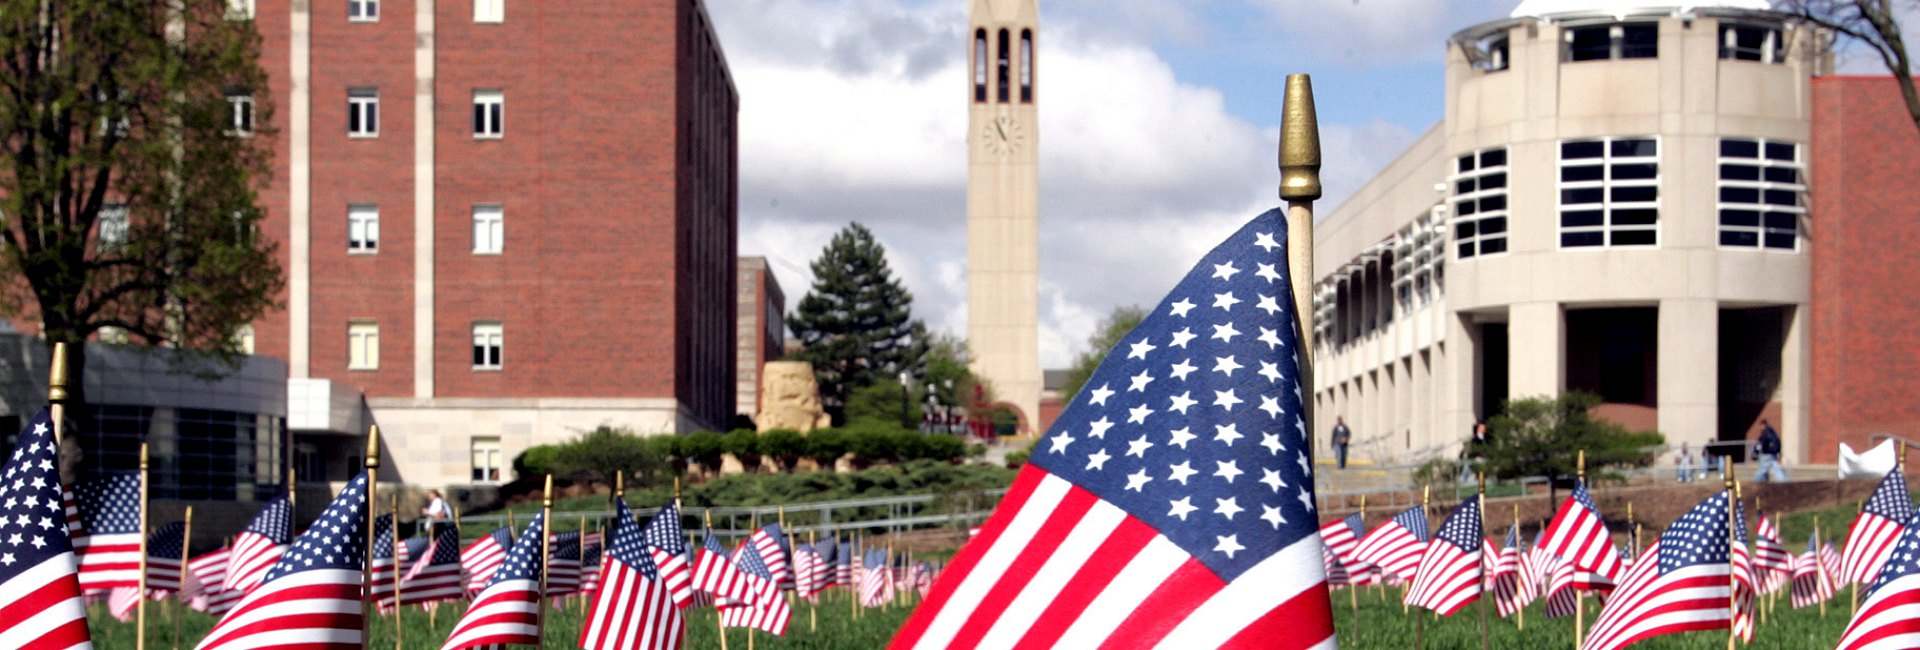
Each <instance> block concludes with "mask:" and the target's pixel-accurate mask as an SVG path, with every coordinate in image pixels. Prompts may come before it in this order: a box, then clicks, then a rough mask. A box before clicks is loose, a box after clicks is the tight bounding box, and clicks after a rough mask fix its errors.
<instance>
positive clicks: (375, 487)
mask: <svg viewBox="0 0 1920 650" xmlns="http://www.w3.org/2000/svg"><path fill="white" fill-rule="evenodd" d="M365 465H366V469H367V518H366V521H365V522H363V523H362V525H364V526H366V528H367V535H366V546H365V547H364V548H363V550H364V552H365V554H364V555H362V556H361V557H362V558H364V559H365V560H366V561H365V562H361V563H360V601H361V602H360V625H361V629H360V643H361V645H365V644H366V643H367V642H368V641H371V640H373V617H374V612H371V611H370V610H371V608H372V607H373V524H374V521H375V519H376V518H375V517H374V514H373V513H374V511H375V510H378V509H379V508H378V507H377V506H376V505H375V504H378V503H380V500H379V498H378V494H377V493H378V491H379V486H380V481H379V480H378V479H379V478H380V425H378V424H375V425H370V426H368V427H367V455H366V461H365ZM288 479H289V480H291V479H292V475H291V474H289V475H288ZM287 512H289V513H292V512H293V486H292V485H291V484H289V485H288V486H287Z"/></svg>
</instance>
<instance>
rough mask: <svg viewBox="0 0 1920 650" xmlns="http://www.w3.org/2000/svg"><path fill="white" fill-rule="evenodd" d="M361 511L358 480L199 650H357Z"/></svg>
mask: <svg viewBox="0 0 1920 650" xmlns="http://www.w3.org/2000/svg"><path fill="white" fill-rule="evenodd" d="M280 503H281V504H283V505H284V504H285V501H280ZM367 508H368V504H367V473H366V472H361V473H360V475H359V476H356V477H354V479H353V480H352V481H350V482H348V483H347V486H346V488H345V489H343V490H341V491H340V494H339V495H338V496H335V497H334V498H333V502H332V503H329V504H327V509H326V510H325V511H324V512H321V513H320V518H319V519H317V520H315V521H314V523H313V527H312V528H309V529H307V532H306V533H304V534H302V535H300V538H299V539H297V540H294V542H293V543H292V544H291V545H290V546H287V547H286V548H285V552H284V553H283V554H282V555H281V557H280V559H279V561H277V562H275V563H273V565H272V566H271V567H270V568H268V570H266V571H265V572H263V573H262V577H261V580H260V582H259V584H257V585H255V586H254V588H253V590H252V591H249V592H247V595H246V597H244V598H241V599H240V602H239V604H236V605H234V607H233V609H232V610H231V611H228V612H227V614H226V616H223V617H221V619H220V622H219V623H216V624H214V626H213V631H212V632H208V633H207V636H206V638H205V639H202V640H201V641H200V645H199V646H198V647H199V650H219V649H226V648H231V649H234V650H239V649H243V648H245V649H254V648H357V647H360V645H361V641H362V639H361V638H360V629H361V625H362V623H363V622H364V621H363V620H362V617H361V598H362V597H363V596H364V594H363V592H362V590H361V582H360V568H361V565H362V563H363V562H366V560H367V552H366V548H365V544H366V531H367Z"/></svg>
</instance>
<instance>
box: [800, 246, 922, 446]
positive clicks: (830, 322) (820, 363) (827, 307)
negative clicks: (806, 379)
mask: <svg viewBox="0 0 1920 650" xmlns="http://www.w3.org/2000/svg"><path fill="white" fill-rule="evenodd" d="M812 268H813V287H812V288H810V289H808V290H807V295H806V297H804V298H801V299H800V305H799V308H798V311H797V312H796V313H795V314H794V315H793V316H792V317H791V318H788V319H787V326H788V327H790V328H792V329H793V334H794V336H797V337H800V342H801V343H802V344H803V346H804V347H803V348H802V349H801V351H800V354H799V355H798V357H799V359H800V360H802V361H807V362H810V363H812V364H813V374H814V380H815V381H816V382H817V383H819V385H820V403H821V405H822V406H824V407H825V408H826V410H827V412H828V413H829V414H831V415H832V416H833V419H834V422H835V423H836V424H838V423H844V422H845V421H846V420H845V418H846V405H847V397H848V395H850V394H852V392H853V391H854V390H855V389H858V388H860V387H862V386H867V385H870V384H872V383H874V382H875V381H877V380H878V379H880V378H883V377H893V376H894V375H896V374H898V373H899V372H900V371H902V370H905V371H908V372H913V373H916V374H917V373H918V372H919V368H920V364H921V359H922V357H924V356H925V354H926V346H927V336H926V328H925V327H924V326H923V325H921V324H920V322H919V321H915V320H913V318H912V315H913V294H912V293H911V292H908V291H907V288H906V287H905V286H904V285H902V284H901V283H900V280H899V279H898V278H895V277H894V276H893V270H892V269H890V268H888V267H887V251H886V248H885V247H883V246H881V245H880V242H878V241H875V240H874V238H873V233H872V232H871V231H868V230H867V228H866V227H865V226H862V225H860V224H858V223H854V224H850V225H848V226H847V227H846V228H844V229H842V230H841V231H840V232H839V233H836V234H834V236H833V241H831V242H829V243H828V244H827V247H826V249H825V250H823V251H821V253H820V257H818V258H816V259H814V260H813V264H812Z"/></svg>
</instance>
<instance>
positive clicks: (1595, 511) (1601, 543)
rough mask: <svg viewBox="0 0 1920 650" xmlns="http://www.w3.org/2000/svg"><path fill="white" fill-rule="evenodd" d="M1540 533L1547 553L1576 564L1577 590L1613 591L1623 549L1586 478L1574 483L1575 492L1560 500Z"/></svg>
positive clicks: (1575, 585) (1575, 580)
mask: <svg viewBox="0 0 1920 650" xmlns="http://www.w3.org/2000/svg"><path fill="white" fill-rule="evenodd" d="M1540 536H1541V538H1542V539H1541V540H1540V542H1539V544H1540V545H1541V546H1542V547H1544V548H1546V550H1547V553H1549V554H1551V555H1553V556H1554V557H1557V558H1560V559H1563V560H1566V561H1568V562H1572V563H1573V569H1574V578H1573V579H1574V587H1575V588H1576V589H1599V590H1609V589H1612V588H1613V585H1614V584H1615V583H1617V582H1619V580H1620V550H1619V549H1618V548H1616V547H1615V546H1614V544H1613V534H1612V533H1611V532H1610V531H1608V530H1607V522H1606V520H1605V519H1603V518H1601V516H1600V508H1599V507H1598V506H1595V505H1594V504H1593V495H1592V494H1591V493H1589V492H1587V482H1586V481H1585V480H1578V481H1575V482H1574V484H1573V494H1569V495H1567V500H1566V501H1563V502H1561V503H1560V510H1559V511H1558V512H1555V513H1554V515H1553V520H1552V521H1550V522H1547V528H1546V530H1544V531H1541V533H1540Z"/></svg>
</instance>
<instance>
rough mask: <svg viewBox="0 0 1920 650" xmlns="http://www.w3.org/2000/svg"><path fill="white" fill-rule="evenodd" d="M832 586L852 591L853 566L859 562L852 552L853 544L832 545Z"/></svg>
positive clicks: (840, 543)
mask: <svg viewBox="0 0 1920 650" xmlns="http://www.w3.org/2000/svg"><path fill="white" fill-rule="evenodd" d="M834 549H835V550H834V562H833V584H837V585H840V586H842V587H846V588H847V589H849V590H851V589H853V574H854V564H856V563H858V562H859V561H860V558H859V557H857V554H856V553H854V552H853V542H850V541H848V542H838V543H835V544H834Z"/></svg>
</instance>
